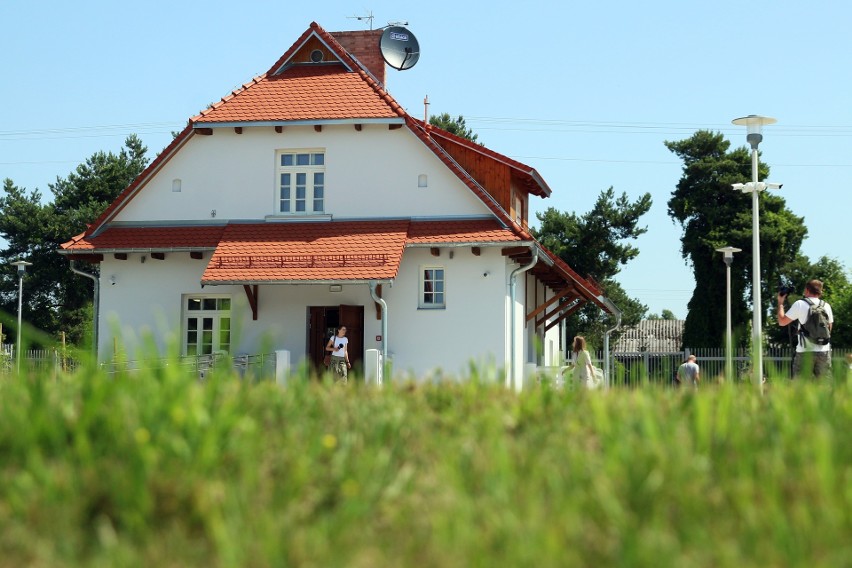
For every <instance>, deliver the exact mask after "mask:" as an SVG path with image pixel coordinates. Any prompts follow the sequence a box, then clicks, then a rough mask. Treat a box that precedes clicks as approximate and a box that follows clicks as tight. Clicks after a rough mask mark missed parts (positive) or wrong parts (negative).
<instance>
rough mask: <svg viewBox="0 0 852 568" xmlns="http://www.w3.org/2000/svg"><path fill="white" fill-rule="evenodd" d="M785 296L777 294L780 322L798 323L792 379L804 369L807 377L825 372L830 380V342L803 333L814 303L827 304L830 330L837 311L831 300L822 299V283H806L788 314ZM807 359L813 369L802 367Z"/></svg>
mask: <svg viewBox="0 0 852 568" xmlns="http://www.w3.org/2000/svg"><path fill="white" fill-rule="evenodd" d="M786 298H787V296H786V295H782V294H780V293H779V294H778V323H779V324H780V325H782V326H785V325H790V324H791V323H793V322H794V321H795V322H798V323H799V340H798V342H797V344H796V355H795V357H794V358H793V378H797V377H800V376H802V372H803V371H805V372H807V374H808V376H810V375H813V376H814V377H816V378H817V379H819V378H820V377H822V376H824V375H827V377H826V378H827V379H831V343H825V345H819V344H817V343H814V342H813V341H811V340H810V339H808V338H807V337H806V336H805V334H804V333H803V332H802V328H803V326H804V325H805V322H806V321H808V316H809V315H810V313H811V306H812V305H814V304H819V303H820V302H823V304H824V309H825V312H826V315H827V316H828V322H829V323H828V331H829V333H830V332H831V327H832V325H833V324H834V314H833V313H832V311H831V306H830V305H829V304H828V302H824V301H823V300H822V282H821V281H819V280H811V281H809V282H808V283H807V284H805V296H804V298H802V299H801V300H797V301H796V302H794V303H793V305H792V306H790V309H789V310H787V313H786V314H785V313H784V300H785V299H786ZM808 298H810V300H808ZM806 361H810V365H811V368H810V369H803V367H804V365H805V362H806Z"/></svg>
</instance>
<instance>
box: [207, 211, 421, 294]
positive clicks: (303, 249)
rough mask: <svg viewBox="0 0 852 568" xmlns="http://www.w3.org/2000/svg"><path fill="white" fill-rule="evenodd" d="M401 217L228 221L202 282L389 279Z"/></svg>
mask: <svg viewBox="0 0 852 568" xmlns="http://www.w3.org/2000/svg"><path fill="white" fill-rule="evenodd" d="M408 225H409V222H408V221H407V220H403V221H360V222H359V221H340V222H301V223H251V224H239V223H231V224H229V225H227V227H225V231H224V232H223V233H222V238H221V239H220V240H219V244H218V246H217V247H216V250H215V251H214V252H213V257H212V258H211V259H210V262H209V263H208V264H207V268H206V269H205V270H204V275H203V276H202V277H201V284H202V285H205V286H210V285H213V286H215V285H227V284H243V285H253V284H310V283H323V282H346V283H356V282H371V281H373V282H388V281H390V280H393V279H394V278H395V277H396V275H397V272H398V271H399V263H400V261H401V260H402V253H403V251H404V250H405V241H406V236H407V234H408Z"/></svg>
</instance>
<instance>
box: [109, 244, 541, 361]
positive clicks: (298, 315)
mask: <svg viewBox="0 0 852 568" xmlns="http://www.w3.org/2000/svg"><path fill="white" fill-rule="evenodd" d="M451 252H452V258H450V253H451ZM142 256H143V255H140V254H130V255H129V257H128V260H123V261H120V260H115V259H113V258H112V257H111V256H109V255H108V257H107V258H106V259H105V260H104V262H103V263H102V265H101V275H102V276H101V323H100V327H99V334H100V341H99V356H100V359H101V360H109V359H110V358H112V357H113V355H114V347H115V346H116V345H117V346H119V349H123V350H124V352H125V354H126V356H127V357H128V358H130V359H135V358H140V357H147V356H150V352H148V351H146V350H145V349H142V348H143V347H144V340H145V338H146V337H148V339H151V340H152V341H153V342H154V345H155V346H156V349H157V350H158V351H159V353H161V354H163V355H165V354H166V353H167V352H169V351H170V350H172V351H173V350H175V349H177V350H179V349H180V347H181V345H182V343H181V341H182V337H181V333H182V330H181V323H182V321H181V316H182V312H181V309H182V305H181V302H182V299H183V297H184V296H185V295H187V294H204V295H221V294H226V295H228V296H229V297H230V298H231V300H232V313H231V317H232V329H233V338H232V342H233V345H232V349H231V351H232V354H234V355H238V354H243V353H249V354H256V353H261V352H271V351H274V350H278V349H286V350H289V351H290V352H291V357H292V362H293V364H294V365H298V364H300V363H301V362H302V361H303V360H304V358H305V356H306V353H307V350H308V331H307V326H308V307H309V306H336V305H340V304H346V305H362V306H364V349H379V350H381V348H382V345H381V343H380V342H378V341H376V339H375V338H376V336H378V335H381V333H382V322H381V320H379V319H376V309H375V303H374V302H373V299H372V297H371V296H370V292H369V288H368V287H367V285H365V284H362V285H349V286H346V285H344V286H343V289H342V291H341V292H331V291H330V290H329V286H328V285H297V286H284V285H279V286H271V285H270V286H260V287H259V292H258V297H259V301H258V320H257V321H254V320H252V317H251V309H250V308H249V306H248V302H247V300H246V296H245V292H244V290H243V288H242V287H241V286H207V287H205V288H204V289H202V288H201V286H200V284H199V282H200V279H201V275H202V273H203V271H204V267H205V266H206V264H207V262H208V260H209V253H207V254H206V255H205V258H204V259H202V260H194V259H190V258H189V254H188V253H169V254H167V256H166V259H165V260H162V261H160V260H153V259H151V258H150V257H149V256H148V255H144V256H145V257H146V260H145V262H144V263H143V262H142V261H141V259H142ZM424 266H431V267H436V266H439V267H443V268H444V270H445V279H446V308H445V309H422V308H420V307H419V306H418V300H419V293H420V292H419V274H420V271H421V270H422V267H424ZM513 267H514V264H513V263H511V262H508V261H507V260H506V259H505V257H503V256H502V255H501V253H500V249H499V248H483V249H482V253H481V256H475V255H474V254H473V253H472V252H471V249H470V248H469V247H460V248H455V249H447V248H444V249H441V254H440V256H438V257H434V256H432V255H431V253H430V251H429V249H428V248H421V249H407V250H406V252H405V254H404V257H403V260H402V264H401V266H400V276H399V278H398V279H397V280H395V281H394V284H393V286H388V285H385V286H384V287H383V294H382V297H383V298H384V300H385V301H386V302H387V304H388V310H387V318H388V336H387V338H388V352H389V356H390V357H391V358H392V359H393V361H394V367H395V370H396V371H397V372H401V373H407V374H410V375H411V376H415V377H418V378H419V377H423V376H424V375H426V374H430V373H433V372H436V371H438V370H441V371H442V372H443V373H444V374H446V375H447V376H453V377H458V376H464V375H466V374H468V371H469V367H470V363H471V362H473V363H475V364H477V365H480V366H482V368H485V367H490V368H496V369H503V368H505V366H506V364H507V361H508V342H507V339H506V335H505V334H504V330H505V329H506V326H507V325H508V321H509V318H508V314H507V311H506V307H507V306H508V301H507V297H508V274H509V272H510V271H511V269H512V268H513ZM113 277H114V279H115V284H114V285H113V284H111V280H112V279H113ZM521 280H522V279H521ZM523 290H524V284H523V282H519V287H518V298H519V300H520V301H519V302H517V304H516V309H518V322H523V321H524V315H523V314H524V308H523V305H522V303H523V301H522V298H523V297H524V296H523ZM119 314H121V315H120V316H119ZM523 335H524V334H523V332H520V333H519V340H518V341H517V345H516V348H517V349H518V353H519V356H518V359H517V362H518V364H519V365H522V363H523V362H524V361H526V358H525V352H526V342H525V341H524V340H523Z"/></svg>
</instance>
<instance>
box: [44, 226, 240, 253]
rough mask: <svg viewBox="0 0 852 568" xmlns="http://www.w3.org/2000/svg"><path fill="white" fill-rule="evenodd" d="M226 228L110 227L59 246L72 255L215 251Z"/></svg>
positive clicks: (82, 235) (80, 236) (79, 236)
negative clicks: (142, 251)
mask: <svg viewBox="0 0 852 568" xmlns="http://www.w3.org/2000/svg"><path fill="white" fill-rule="evenodd" d="M224 230H225V227H224V225H219V226H203V227H109V228H107V229H106V230H105V231H104V232H102V233H101V234H99V235H98V236H97V237H86V235H85V233H83V234H80V235H77V236H76V237H74V238H73V239H71V240H70V241H68V242H67V243H63V244H62V245H60V248H61V249H62V251H67V253H70V254H79V253H103V252H112V251H115V252H122V251H124V252H131V251H139V250H156V251H164V250H169V249H194V250H201V249H213V248H215V247H216V245H217V244H219V239H220V238H221V237H222V232H223V231H224Z"/></svg>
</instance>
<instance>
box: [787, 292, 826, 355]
mask: <svg viewBox="0 0 852 568" xmlns="http://www.w3.org/2000/svg"><path fill="white" fill-rule="evenodd" d="M811 299H812V300H813V301H815V302H816V303H819V302H820V300H819V298H811ZM810 310H811V305H810V304H808V303H807V302H806V301H805V300H804V299H802V300H796V301H795V302H794V303H793V305H792V306H790V309H789V310H787V313H786V314H784V315H786V316H787V317H788V318H790V319H791V320H798V321H799V325H804V323H805V322H806V321H808V313H810ZM825 312H826V314H828V321H829V323H834V313H832V311H831V306H829V305H828V303H827V302H826V304H825ZM803 342H804V343H803ZM805 351H831V344H826V345H816V344H815V343H811V342H810V341H808V340H807V339H805V337H804V335H802V334H801V333H800V334H799V342H798V343H797V344H796V353H803V352H805Z"/></svg>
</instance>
